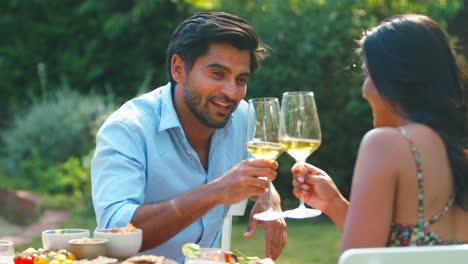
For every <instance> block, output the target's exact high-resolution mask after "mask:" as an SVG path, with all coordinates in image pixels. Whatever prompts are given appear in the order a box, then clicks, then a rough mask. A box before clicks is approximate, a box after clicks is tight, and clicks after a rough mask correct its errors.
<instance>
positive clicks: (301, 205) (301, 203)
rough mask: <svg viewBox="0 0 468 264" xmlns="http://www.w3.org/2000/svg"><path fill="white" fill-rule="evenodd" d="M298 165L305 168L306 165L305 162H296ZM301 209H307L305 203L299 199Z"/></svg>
mask: <svg viewBox="0 0 468 264" xmlns="http://www.w3.org/2000/svg"><path fill="white" fill-rule="evenodd" d="M296 163H297V164H299V165H302V166H304V164H305V160H296ZM298 208H300V209H303V208H306V206H305V204H304V201H303V200H301V199H299V207H298Z"/></svg>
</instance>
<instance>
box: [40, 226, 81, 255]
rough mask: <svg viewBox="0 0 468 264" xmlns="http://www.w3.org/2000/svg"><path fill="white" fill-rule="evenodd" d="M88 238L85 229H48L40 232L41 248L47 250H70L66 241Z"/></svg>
mask: <svg viewBox="0 0 468 264" xmlns="http://www.w3.org/2000/svg"><path fill="white" fill-rule="evenodd" d="M83 237H89V230H86V229H50V230H46V231H43V232H42V247H43V248H44V249H48V250H58V249H65V250H67V251H69V250H70V244H68V241H69V240H71V239H74V238H83Z"/></svg>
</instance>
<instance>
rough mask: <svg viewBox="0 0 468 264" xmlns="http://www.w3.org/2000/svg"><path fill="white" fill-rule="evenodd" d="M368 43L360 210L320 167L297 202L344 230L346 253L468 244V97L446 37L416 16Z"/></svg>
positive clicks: (309, 171) (356, 198)
mask: <svg viewBox="0 0 468 264" xmlns="http://www.w3.org/2000/svg"><path fill="white" fill-rule="evenodd" d="M360 43H361V50H360V53H361V56H362V61H363V63H362V69H363V72H364V78H365V80H364V83H363V86H362V93H363V97H364V98H365V99H366V100H367V101H368V102H369V104H370V106H371V108H372V114H373V123H374V127H375V128H374V129H372V130H371V131H369V132H368V133H367V134H366V135H365V136H364V138H363V139H362V141H361V145H360V149H359V153H358V157H357V161H356V165H355V169H354V176H353V183H352V188H351V198H350V202H348V201H347V200H346V199H345V198H344V197H343V196H342V195H341V194H340V192H339V191H338V189H337V187H336V185H335V184H334V183H333V180H332V179H331V178H330V176H328V174H327V173H326V172H324V171H323V170H321V169H319V168H317V167H314V166H312V165H310V164H306V165H305V166H301V165H296V166H295V167H293V169H292V171H293V174H294V178H293V185H294V194H295V195H296V196H297V197H298V198H299V199H301V200H304V201H305V202H306V203H307V204H309V205H311V206H312V207H314V208H317V209H319V210H321V211H322V212H324V213H325V214H327V215H328V216H329V217H330V218H331V219H332V220H333V221H334V223H335V224H336V225H337V227H338V228H339V229H340V230H341V231H342V232H343V239H342V245H341V251H345V250H347V249H350V248H363V247H385V246H422V245H445V244H461V243H467V242H468V151H467V146H466V144H467V143H466V137H467V111H466V110H467V102H466V91H465V90H464V88H463V86H462V75H461V72H460V70H459V68H458V67H457V64H456V61H455V57H454V55H453V53H452V50H451V48H450V45H449V41H448V39H447V37H446V35H445V34H444V32H443V31H442V29H441V28H440V27H439V26H438V25H437V23H436V22H434V21H433V20H431V19H430V18H429V17H427V16H424V15H417V14H407V15H399V16H395V17H392V18H390V19H388V20H386V21H383V22H382V23H381V24H380V25H378V26H377V27H375V28H373V29H372V30H370V31H368V32H367V33H366V34H365V36H364V37H363V38H362V40H361V42H360ZM269 262H270V260H262V261H260V262H259V263H269Z"/></svg>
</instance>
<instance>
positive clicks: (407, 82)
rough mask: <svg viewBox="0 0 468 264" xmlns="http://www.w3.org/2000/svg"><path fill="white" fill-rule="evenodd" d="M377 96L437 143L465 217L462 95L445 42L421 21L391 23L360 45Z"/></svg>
mask: <svg viewBox="0 0 468 264" xmlns="http://www.w3.org/2000/svg"><path fill="white" fill-rule="evenodd" d="M361 53H362V55H363V56H364V57H365V60H366V66H367V69H368V71H369V74H370V77H371V78H372V80H373V81H374V84H375V87H376V88H377V90H378V91H379V94H380V95H381V96H382V97H383V98H385V99H386V100H387V101H389V102H390V103H394V104H395V105H398V106H399V107H400V108H401V109H402V112H401V113H398V114H400V115H403V116H404V117H406V118H408V119H410V120H412V121H413V122H418V123H422V124H425V125H427V126H429V127H431V128H432V129H434V130H435V131H436V132H437V133H438V134H439V135H440V137H441V138H442V140H443V141H444V143H445V147H446V150H447V153H448V157H449V161H450V165H451V168H452V173H453V176H454V187H455V203H456V204H458V205H459V206H460V207H462V208H463V209H465V210H467V211H468V151H467V146H466V144H467V143H466V137H467V99H466V97H467V95H466V91H465V90H464V87H463V83H462V74H461V71H460V69H459V68H458V66H457V63H456V60H455V56H454V54H453V52H452V49H451V48H450V44H449V40H448V38H447V36H446V35H445V33H444V32H443V30H442V29H441V28H440V26H439V25H438V24H437V23H436V22H434V21H433V20H432V19H430V18H429V17H427V16H424V15H417V14H406V15H399V16H395V17H392V18H390V19H388V20H385V21H383V22H382V23H381V24H380V25H378V26H377V27H375V28H373V29H372V30H371V31H369V32H367V34H366V35H365V36H364V38H363V39H362V40H361Z"/></svg>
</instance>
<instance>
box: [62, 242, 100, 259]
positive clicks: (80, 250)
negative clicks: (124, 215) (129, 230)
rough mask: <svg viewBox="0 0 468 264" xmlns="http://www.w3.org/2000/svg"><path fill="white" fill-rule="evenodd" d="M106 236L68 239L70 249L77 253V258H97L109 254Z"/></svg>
mask: <svg viewBox="0 0 468 264" xmlns="http://www.w3.org/2000/svg"><path fill="white" fill-rule="evenodd" d="M108 242H109V241H108V240H107V239H104V238H88V237H83V238H78V239H76V238H75V239H71V240H70V241H68V243H69V244H70V251H71V252H72V253H73V254H75V256H76V258H77V259H95V258H97V257H99V256H106V255H107V243H108Z"/></svg>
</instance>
